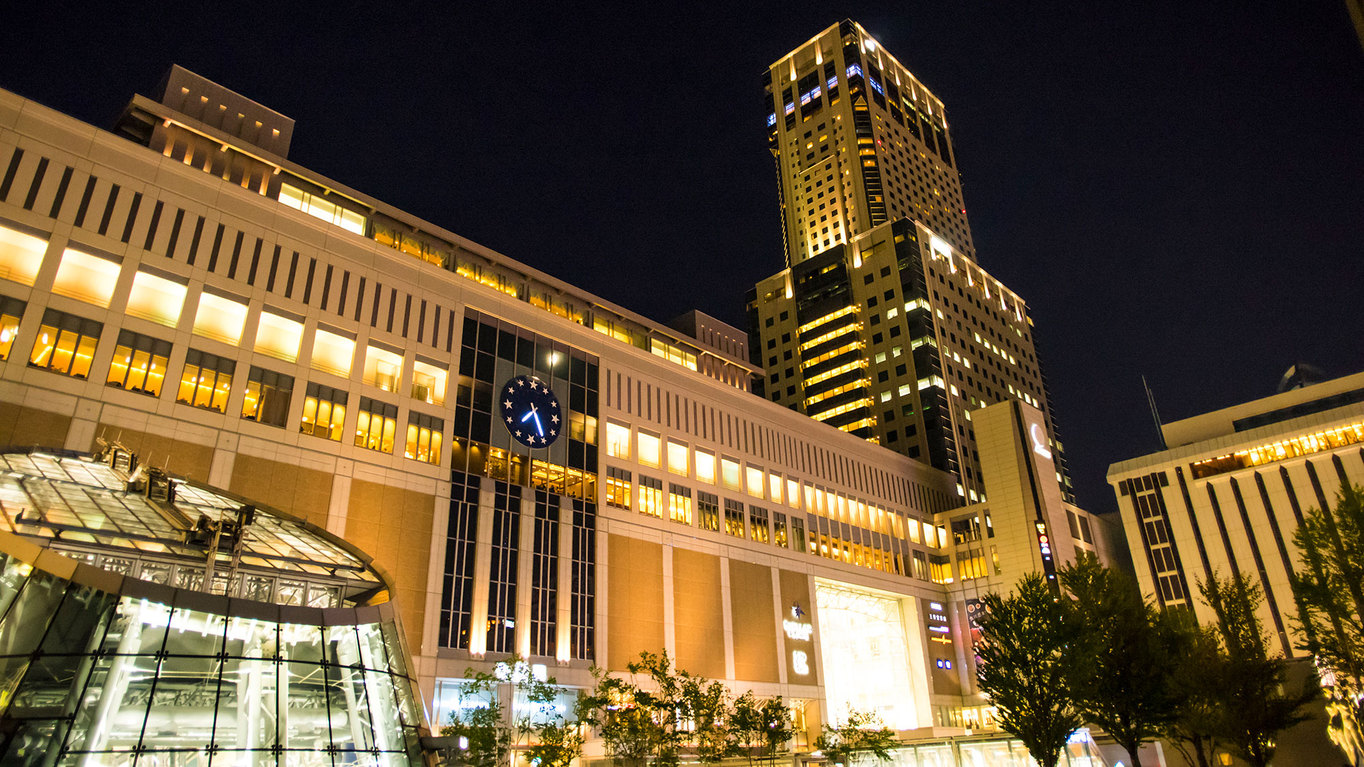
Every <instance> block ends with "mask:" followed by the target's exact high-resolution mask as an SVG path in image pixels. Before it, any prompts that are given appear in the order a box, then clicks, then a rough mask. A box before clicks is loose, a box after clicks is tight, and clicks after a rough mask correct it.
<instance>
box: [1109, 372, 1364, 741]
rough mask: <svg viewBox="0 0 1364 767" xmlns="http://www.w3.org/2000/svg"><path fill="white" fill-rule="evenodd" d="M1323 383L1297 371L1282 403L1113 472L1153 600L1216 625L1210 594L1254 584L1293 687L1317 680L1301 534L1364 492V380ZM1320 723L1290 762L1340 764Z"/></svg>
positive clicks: (1214, 422) (1188, 423)
mask: <svg viewBox="0 0 1364 767" xmlns="http://www.w3.org/2000/svg"><path fill="white" fill-rule="evenodd" d="M1316 373H1317V371H1314V370H1312V369H1310V368H1305V367H1303V366H1294V367H1292V368H1289V370H1288V372H1287V373H1285V374H1284V377H1283V380H1282V381H1281V382H1280V386H1279V391H1278V392H1277V393H1276V394H1273V395H1270V396H1268V397H1263V398H1260V399H1257V400H1252V401H1250V402H1244V403H1241V404H1237V405H1232V406H1230V407H1226V408H1222V409H1220V410H1214V411H1212V412H1210V413H1203V414H1200V415H1196V416H1192V417H1189V418H1185V419H1182V420H1179V421H1174V422H1171V423H1166V424H1161V436H1162V438H1163V440H1164V443H1165V445H1166V449H1164V450H1161V451H1158V452H1155V453H1151V454H1149V455H1144V456H1140V457H1138V458H1132V459H1130V460H1126V461H1122V462H1119V463H1115V464H1113V465H1112V466H1111V467H1109V469H1108V482H1109V484H1111V485H1112V486H1113V492H1114V494H1115V496H1116V497H1117V501H1118V510H1119V512H1120V513H1121V516H1122V526H1123V530H1124V531H1125V533H1126V537H1127V545H1128V547H1129V550H1130V551H1131V555H1132V562H1133V563H1134V564H1135V568H1136V573H1137V580H1138V583H1139V584H1140V586H1141V590H1142V593H1144V594H1150V595H1154V597H1155V600H1156V602H1157V603H1158V604H1159V605H1160V606H1161V607H1164V608H1170V609H1184V610H1190V611H1192V613H1193V615H1194V616H1195V617H1196V618H1197V619H1198V621H1199V622H1200V623H1203V624H1208V623H1211V622H1213V621H1215V620H1216V617H1215V615H1214V614H1213V611H1212V609H1211V608H1210V607H1208V605H1207V604H1205V603H1204V601H1203V598H1202V596H1201V595H1200V594H1199V590H1198V585H1199V583H1200V582H1207V581H1208V580H1209V579H1210V578H1212V577H1213V576H1214V575H1215V576H1217V577H1219V578H1224V579H1225V578H1228V577H1230V576H1232V575H1237V574H1239V575H1242V576H1244V577H1246V578H1247V579H1249V580H1250V582H1251V583H1252V584H1254V585H1256V586H1258V587H1259V588H1260V589H1261V591H1262V592H1263V594H1264V601H1263V603H1262V604H1261V605H1260V609H1259V613H1258V617H1259V619H1260V623H1261V625H1262V626H1263V628H1264V631H1265V633H1266V635H1267V640H1268V641H1267V649H1268V650H1269V652H1270V653H1271V654H1273V653H1278V654H1281V655H1282V656H1283V657H1285V658H1289V659H1291V660H1292V661H1293V663H1292V664H1291V665H1290V683H1291V684H1293V685H1297V684H1298V683H1299V682H1300V681H1301V680H1302V679H1303V678H1305V677H1315V676H1316V668H1315V666H1314V665H1313V663H1312V658H1311V656H1309V655H1307V654H1306V653H1304V652H1303V650H1302V649H1301V646H1302V641H1303V637H1302V636H1301V634H1300V632H1299V631H1298V628H1297V623H1296V617H1297V607H1296V603H1295V602H1294V599H1293V589H1292V586H1291V584H1290V578H1291V576H1292V574H1293V573H1294V571H1295V570H1296V569H1297V568H1298V567H1301V566H1302V559H1301V554H1300V552H1299V551H1298V549H1297V547H1296V546H1295V545H1294V543H1293V534H1294V532H1295V531H1296V530H1297V529H1298V526H1299V525H1300V524H1301V523H1302V520H1303V518H1304V517H1305V516H1306V515H1307V514H1309V513H1310V512H1311V510H1313V509H1321V508H1326V507H1331V506H1334V505H1335V504H1336V500H1337V494H1338V493H1339V491H1340V488H1341V485H1342V483H1348V484H1351V485H1359V484H1361V483H1364V452H1361V448H1362V447H1364V373H1355V374H1353V375H1349V376H1345V377H1343V378H1336V379H1331V380H1319V377H1318V376H1317V375H1316ZM1310 713H1311V715H1312V718H1311V719H1309V720H1307V721H1306V722H1303V723H1302V724H1299V725H1297V726H1295V727H1293V728H1291V729H1289V730H1288V731H1286V732H1285V733H1283V734H1282V735H1281V736H1280V737H1279V752H1278V753H1279V755H1278V759H1279V760H1280V761H1282V762H1284V763H1288V764H1330V763H1335V762H1339V761H1340V760H1341V754H1340V751H1339V750H1337V749H1336V747H1335V746H1334V745H1332V744H1331V742H1330V741H1329V740H1328V739H1327V738H1326V718H1327V717H1326V715H1325V714H1324V713H1323V711H1322V709H1321V708H1320V707H1314V708H1313V709H1311V710H1310Z"/></svg>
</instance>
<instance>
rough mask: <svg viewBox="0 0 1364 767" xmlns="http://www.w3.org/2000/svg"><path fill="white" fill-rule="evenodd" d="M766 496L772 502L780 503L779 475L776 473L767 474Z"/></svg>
mask: <svg viewBox="0 0 1364 767" xmlns="http://www.w3.org/2000/svg"><path fill="white" fill-rule="evenodd" d="M767 497H768V498H771V499H772V502H773V503H781V476H780V475H777V474H768V475H767Z"/></svg>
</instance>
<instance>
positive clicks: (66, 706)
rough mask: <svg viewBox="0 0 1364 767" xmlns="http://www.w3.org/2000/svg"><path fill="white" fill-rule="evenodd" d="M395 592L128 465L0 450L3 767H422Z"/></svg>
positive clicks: (200, 492) (244, 513)
mask: <svg viewBox="0 0 1364 767" xmlns="http://www.w3.org/2000/svg"><path fill="white" fill-rule="evenodd" d="M391 586H392V584H390V583H389V581H388V580H387V578H386V576H385V575H384V574H383V573H382V572H380V571H379V570H377V569H375V568H374V567H373V566H372V565H371V564H370V562H369V559H368V557H366V556H365V555H364V554H363V553H361V552H360V551H358V550H357V549H355V548H354V547H352V546H350V545H349V544H347V543H346V542H344V541H342V540H340V539H338V538H336V537H335V536H333V535H330V534H329V533H327V532H325V531H323V530H319V529H318V528H316V527H314V526H312V525H309V524H307V523H305V522H303V521H302V520H298V519H294V518H291V517H289V516H287V515H284V514H281V513H279V512H276V511H273V510H270V509H266V508H264V507H256V506H254V505H250V504H248V503H247V502H245V501H243V500H242V499H239V498H236V497H234V496H230V495H227V494H224V493H222V492H220V491H216V490H213V489H210V488H208V487H205V486H203V485H200V484H198V483H194V482H184V481H181V480H179V479H176V478H171V477H169V476H167V475H166V474H165V473H164V472H161V471H159V470H156V469H150V470H148V469H147V468H146V467H145V466H143V467H139V466H138V464H137V459H136V457H135V456H134V455H132V454H130V453H128V452H126V451H123V450H120V449H107V450H105V451H104V452H103V453H102V454H101V455H100V456H98V457H97V458H92V457H91V456H88V455H84V454H74V453H65V452H63V451H53V452H37V451H33V452H18V451H13V450H10V451H6V452H3V453H0V668H3V669H4V678H5V694H4V695H3V696H0V721H4V723H5V728H4V733H3V735H0V762H3V763H5V764H12V765H21V764H22V765H40V764H120V765H125V764H126V765H133V764H141V765H172V764H176V765H179V764H185V765H188V764H207V763H208V762H209V760H210V759H212V760H213V761H215V762H216V761H225V762H228V763H231V764H250V765H266V764H270V765H273V764H290V765H319V766H320V765H331V764H334V763H343V764H372V765H380V764H382V765H420V764H424V763H425V762H424V761H423V756H422V753H421V747H420V744H419V737H418V733H419V728H420V727H421V725H422V710H421V707H420V705H419V704H418V700H419V698H418V697H417V694H416V682H415V680H414V679H413V678H412V677H411V675H410V671H409V668H410V666H409V662H408V659H407V651H406V648H405V647H404V642H403V639H402V635H401V632H400V630H399V628H398V624H397V611H395V610H394V609H393V603H392V602H390V601H389V597H390V590H391Z"/></svg>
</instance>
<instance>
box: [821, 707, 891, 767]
mask: <svg viewBox="0 0 1364 767" xmlns="http://www.w3.org/2000/svg"><path fill="white" fill-rule="evenodd" d="M894 745H895V733H894V732H891V731H890V730H889V729H887V728H886V726H885V724H884V723H882V721H881V717H879V716H877V715H876V713H875V712H871V711H857V710H855V709H854V710H851V711H849V712H848V716H847V718H846V719H845V720H844V721H843V722H842V723H841V724H839V725H837V726H834V727H830V726H829V725H827V724H826V725H824V732H823V733H822V734H821V735H820V736H819V738H818V739H816V740H815V747H816V748H818V749H819V750H820V751H823V752H824V756H825V757H827V758H828V760H829V763H830V764H835V765H839V764H841V765H846V766H847V767H853V765H856V764H859V763H861V762H866V761H872V760H874V761H878V762H885V761H889V760H890V749H891V746H894Z"/></svg>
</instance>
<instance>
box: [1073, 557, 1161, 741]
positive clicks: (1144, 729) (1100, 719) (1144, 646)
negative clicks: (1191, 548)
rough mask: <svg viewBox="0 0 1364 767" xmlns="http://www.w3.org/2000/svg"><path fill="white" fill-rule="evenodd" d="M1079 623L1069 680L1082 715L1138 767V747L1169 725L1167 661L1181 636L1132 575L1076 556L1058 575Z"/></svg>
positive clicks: (1091, 559) (1093, 559)
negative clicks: (1150, 600)
mask: <svg viewBox="0 0 1364 767" xmlns="http://www.w3.org/2000/svg"><path fill="white" fill-rule="evenodd" d="M1058 576H1059V578H1060V581H1061V585H1062V586H1063V587H1064V588H1065V590H1066V592H1068V593H1069V595H1070V597H1071V598H1072V599H1073V600H1074V601H1073V605H1072V609H1073V610H1074V611H1075V616H1076V618H1077V620H1078V621H1079V628H1078V630H1077V632H1076V634H1077V637H1078V640H1077V643H1076V652H1075V653H1074V654H1073V655H1072V659H1073V663H1072V675H1071V680H1072V681H1071V683H1072V685H1073V687H1074V690H1075V693H1076V700H1077V702H1078V707H1079V709H1080V713H1081V715H1082V716H1083V717H1084V719H1085V720H1086V721H1088V722H1089V723H1091V724H1094V725H1098V726H1099V727H1101V728H1103V730H1104V731H1105V732H1107V733H1108V734H1109V735H1110V736H1112V737H1113V739H1114V740H1116V741H1117V742H1118V744H1119V745H1121V746H1122V747H1123V749H1124V750H1126V751H1127V756H1128V758H1129V759H1130V760H1131V763H1132V765H1133V767H1140V764H1141V757H1140V756H1139V754H1138V751H1139V749H1140V748H1141V744H1142V743H1145V742H1147V741H1150V740H1152V739H1154V738H1156V737H1159V736H1160V734H1161V733H1162V732H1165V731H1167V730H1168V729H1169V727H1170V725H1171V723H1172V722H1173V721H1174V720H1175V716H1176V710H1177V705H1178V703H1179V693H1178V690H1177V687H1176V685H1175V682H1174V662H1173V661H1174V659H1175V658H1177V657H1179V654H1180V653H1181V652H1182V648H1181V647H1180V644H1181V639H1182V636H1183V634H1182V633H1181V632H1180V631H1179V630H1178V628H1177V626H1176V625H1175V619H1174V618H1172V617H1170V616H1167V615H1165V614H1164V613H1161V612H1160V611H1158V610H1156V608H1155V607H1154V606H1153V605H1152V604H1151V603H1150V602H1149V601H1148V600H1146V599H1145V598H1144V597H1143V596H1142V594H1141V592H1140V590H1139V589H1138V588H1137V584H1136V581H1135V580H1133V579H1132V577H1131V576H1129V575H1127V574H1125V573H1122V572H1120V571H1117V570H1111V569H1109V568H1106V567H1104V566H1103V565H1100V564H1099V562H1098V560H1097V559H1096V558H1094V557H1093V556H1092V555H1087V556H1084V557H1081V558H1080V559H1079V560H1077V561H1076V562H1075V563H1074V564H1071V565H1068V566H1066V567H1064V568H1062V569H1061V571H1060V572H1059V573H1058Z"/></svg>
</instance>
